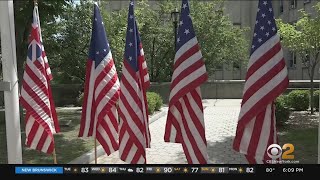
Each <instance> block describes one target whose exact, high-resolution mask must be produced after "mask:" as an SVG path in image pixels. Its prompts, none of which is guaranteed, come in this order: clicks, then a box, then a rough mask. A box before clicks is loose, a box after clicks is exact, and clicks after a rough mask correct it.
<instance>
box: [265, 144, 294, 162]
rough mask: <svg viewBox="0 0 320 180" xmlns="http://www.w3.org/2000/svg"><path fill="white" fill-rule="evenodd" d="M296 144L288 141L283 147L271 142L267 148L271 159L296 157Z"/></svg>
mask: <svg viewBox="0 0 320 180" xmlns="http://www.w3.org/2000/svg"><path fill="white" fill-rule="evenodd" d="M293 152H294V145H293V144H290V143H287V144H284V145H283V146H282V148H281V147H280V146H279V145H278V144H271V145H270V146H269V147H268V149H267V154H268V156H269V157H270V158H271V159H277V158H280V157H281V158H282V159H294V155H293V154H292V153H293Z"/></svg>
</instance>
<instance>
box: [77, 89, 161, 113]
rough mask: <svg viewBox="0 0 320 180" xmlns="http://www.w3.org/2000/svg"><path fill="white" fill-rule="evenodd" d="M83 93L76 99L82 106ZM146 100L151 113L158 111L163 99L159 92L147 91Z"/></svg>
mask: <svg viewBox="0 0 320 180" xmlns="http://www.w3.org/2000/svg"><path fill="white" fill-rule="evenodd" d="M83 96H84V93H81V94H80V95H79V97H78V99H77V103H78V106H82V102H83ZM147 102H148V111H149V114H153V113H154V112H155V111H159V110H160V108H161V106H162V104H163V101H162V98H161V96H160V95H159V94H157V93H155V92H147Z"/></svg>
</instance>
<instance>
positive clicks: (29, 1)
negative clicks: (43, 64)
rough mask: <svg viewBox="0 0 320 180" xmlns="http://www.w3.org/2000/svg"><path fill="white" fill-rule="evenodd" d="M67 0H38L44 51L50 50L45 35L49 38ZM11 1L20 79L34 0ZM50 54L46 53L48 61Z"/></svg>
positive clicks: (66, 4) (68, 0) (25, 55)
mask: <svg viewBox="0 0 320 180" xmlns="http://www.w3.org/2000/svg"><path fill="white" fill-rule="evenodd" d="M69 2H71V0H55V1H52V0H38V7H39V14H40V21H41V28H42V32H43V33H42V36H43V41H44V46H45V49H46V51H48V50H51V47H50V45H51V44H50V43H49V41H48V42H47V37H48V38H50V36H51V35H52V34H54V33H53V32H52V31H54V28H55V26H54V23H55V22H56V20H57V18H58V17H59V14H61V13H63V12H64V10H65V8H66V7H67V6H68V5H69V4H68V3H69ZM13 3H14V14H15V31H16V50H17V67H18V79H19V81H21V80H22V77H23V71H24V67H23V65H24V63H25V61H26V57H27V48H28V36H29V33H30V28H31V23H32V15H33V13H32V11H33V7H34V1H33V0H26V1H21V0H14V1H13ZM48 26H50V27H48ZM53 49H54V48H53ZM50 56H51V55H50V54H48V59H49V61H50ZM49 63H50V62H49ZM50 64H51V63H50ZM20 84H21V83H20Z"/></svg>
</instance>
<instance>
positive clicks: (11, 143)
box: [0, 0, 22, 164]
mask: <svg viewBox="0 0 320 180" xmlns="http://www.w3.org/2000/svg"><path fill="white" fill-rule="evenodd" d="M0 32H1V49H2V51H1V53H2V71H3V80H4V81H8V82H10V86H11V87H10V90H9V91H4V101H5V117H6V135H7V152H8V164H22V150H21V132H20V111H19V96H18V77H17V76H18V74H17V61H16V44H15V30H14V11H13V1H12V0H9V1H0Z"/></svg>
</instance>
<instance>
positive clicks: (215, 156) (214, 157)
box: [91, 99, 247, 164]
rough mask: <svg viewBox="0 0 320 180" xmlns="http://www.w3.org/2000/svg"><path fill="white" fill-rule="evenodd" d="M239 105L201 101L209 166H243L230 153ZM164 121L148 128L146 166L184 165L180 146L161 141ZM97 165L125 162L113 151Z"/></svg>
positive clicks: (242, 160) (235, 101)
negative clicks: (149, 134) (148, 146)
mask: <svg viewBox="0 0 320 180" xmlns="http://www.w3.org/2000/svg"><path fill="white" fill-rule="evenodd" d="M240 102H241V100H240V99H225V100H215V99H210V100H209V99H208V100H203V105H204V107H205V109H204V117H205V128H206V138H207V143H208V154H209V163H210V164H246V163H247V161H246V160H245V158H244V156H243V155H241V154H240V153H237V152H235V151H233V150H232V141H233V138H234V135H235V131H236V125H237V118H238V114H239V110H240ZM166 118H167V116H166V115H165V116H162V117H161V118H160V119H158V120H157V121H154V122H153V123H151V124H150V132H151V148H148V149H147V163H148V164H187V160H186V158H185V155H184V153H183V150H182V146H181V145H180V144H176V143H165V142H164V141H163V135H164V130H165V123H166ZM91 163H94V162H91ZM98 164H125V162H123V161H121V160H120V159H119V153H118V151H116V152H114V153H113V154H111V155H110V156H107V155H103V156H100V157H99V158H98Z"/></svg>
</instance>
